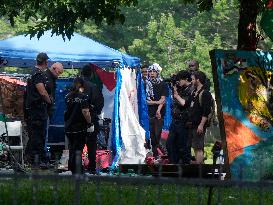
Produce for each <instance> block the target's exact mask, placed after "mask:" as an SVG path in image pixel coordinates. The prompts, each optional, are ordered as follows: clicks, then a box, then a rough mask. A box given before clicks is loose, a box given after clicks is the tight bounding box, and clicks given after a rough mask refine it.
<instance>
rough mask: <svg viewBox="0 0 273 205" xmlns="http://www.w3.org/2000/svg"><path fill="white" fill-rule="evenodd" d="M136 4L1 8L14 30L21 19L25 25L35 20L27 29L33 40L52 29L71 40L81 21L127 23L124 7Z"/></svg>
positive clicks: (17, 0) (29, 0) (87, 1)
mask: <svg viewBox="0 0 273 205" xmlns="http://www.w3.org/2000/svg"><path fill="white" fill-rule="evenodd" d="M136 4H137V0H109V1H104V0H44V1H33V0H24V1H21V0H12V1H9V0H4V1H2V2H1V4H0V16H4V17H7V18H8V19H9V21H10V24H11V25H12V26H14V25H15V19H16V17H18V16H20V17H21V18H22V19H24V20H25V21H28V20H30V19H31V18H34V19H35V25H31V26H30V27H29V28H28V31H29V32H30V34H31V36H34V35H35V34H37V36H38V38H39V37H40V36H41V35H42V34H43V33H44V31H46V30H49V29H51V30H52V33H53V34H54V33H56V34H57V35H62V36H63V37H65V36H67V37H68V38H70V37H71V35H72V34H73V32H74V31H75V28H76V23H77V22H78V21H80V22H85V21H86V20H87V19H92V20H94V22H95V23H96V24H97V25H99V24H101V22H102V21H104V20H105V21H106V22H107V23H108V24H114V23H115V22H117V21H118V22H121V23H124V21H125V17H124V14H122V12H121V6H132V5H136Z"/></svg>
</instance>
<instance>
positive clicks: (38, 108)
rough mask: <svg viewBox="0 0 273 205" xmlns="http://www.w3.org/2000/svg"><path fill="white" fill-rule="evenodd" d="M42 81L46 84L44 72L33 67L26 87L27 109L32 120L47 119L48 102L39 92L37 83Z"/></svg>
mask: <svg viewBox="0 0 273 205" xmlns="http://www.w3.org/2000/svg"><path fill="white" fill-rule="evenodd" d="M39 83H42V84H44V86H45V85H46V77H45V75H44V72H43V71H41V70H39V69H38V68H36V67H35V68H33V70H32V72H31V76H30V78H29V79H28V81H27V89H26V103H25V105H26V110H27V112H28V114H29V116H30V119H32V120H45V119H47V103H46V102H45V101H44V99H43V97H42V96H41V95H40V93H39V92H38V90H37V88H36V85H37V84H39Z"/></svg>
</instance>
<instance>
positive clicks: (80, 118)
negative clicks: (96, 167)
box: [64, 77, 94, 174]
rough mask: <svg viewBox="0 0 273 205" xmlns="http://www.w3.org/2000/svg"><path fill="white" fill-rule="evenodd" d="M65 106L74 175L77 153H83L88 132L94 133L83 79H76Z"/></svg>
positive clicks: (69, 165) (66, 129) (70, 167)
mask: <svg viewBox="0 0 273 205" xmlns="http://www.w3.org/2000/svg"><path fill="white" fill-rule="evenodd" d="M65 104H66V111H65V114H64V121H65V123H64V124H65V134H66V136H67V138H68V140H69V161H68V169H69V170H70V171H71V172H72V173H73V174H74V173H75V172H76V152H77V151H80V152H82V150H83V148H84V144H85V141H86V136H87V134H88V132H93V131H94V126H93V125H92V124H91V114H90V110H89V103H88V98H87V96H86V95H85V94H84V80H83V79H82V78H80V77H77V78H75V80H74V82H73V84H72V87H71V90H70V92H69V93H68V94H67V96H66V97H65ZM81 169H82V168H81Z"/></svg>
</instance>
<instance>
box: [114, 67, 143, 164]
mask: <svg viewBox="0 0 273 205" xmlns="http://www.w3.org/2000/svg"><path fill="white" fill-rule="evenodd" d="M121 75H122V85H121V90H120V113H119V116H120V130H121V137H122V142H123V146H122V150H121V155H120V161H119V164H138V163H144V161H145V157H146V150H145V148H144V143H145V130H144V129H143V128H142V127H141V126H140V124H139V120H138V109H137V107H138V104H137V88H136V74H135V71H134V70H131V69H121Z"/></svg>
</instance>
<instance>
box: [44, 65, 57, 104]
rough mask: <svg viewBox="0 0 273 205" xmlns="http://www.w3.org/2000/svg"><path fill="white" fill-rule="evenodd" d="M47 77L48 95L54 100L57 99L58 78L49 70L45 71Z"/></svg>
mask: <svg viewBox="0 0 273 205" xmlns="http://www.w3.org/2000/svg"><path fill="white" fill-rule="evenodd" d="M45 75H46V91H47V92H48V94H49V95H50V96H51V97H52V99H53V100H54V99H55V91H56V87H57V86H56V80H57V78H56V77H55V76H54V75H53V74H52V72H51V71H50V70H49V69H47V70H46V71H45Z"/></svg>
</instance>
